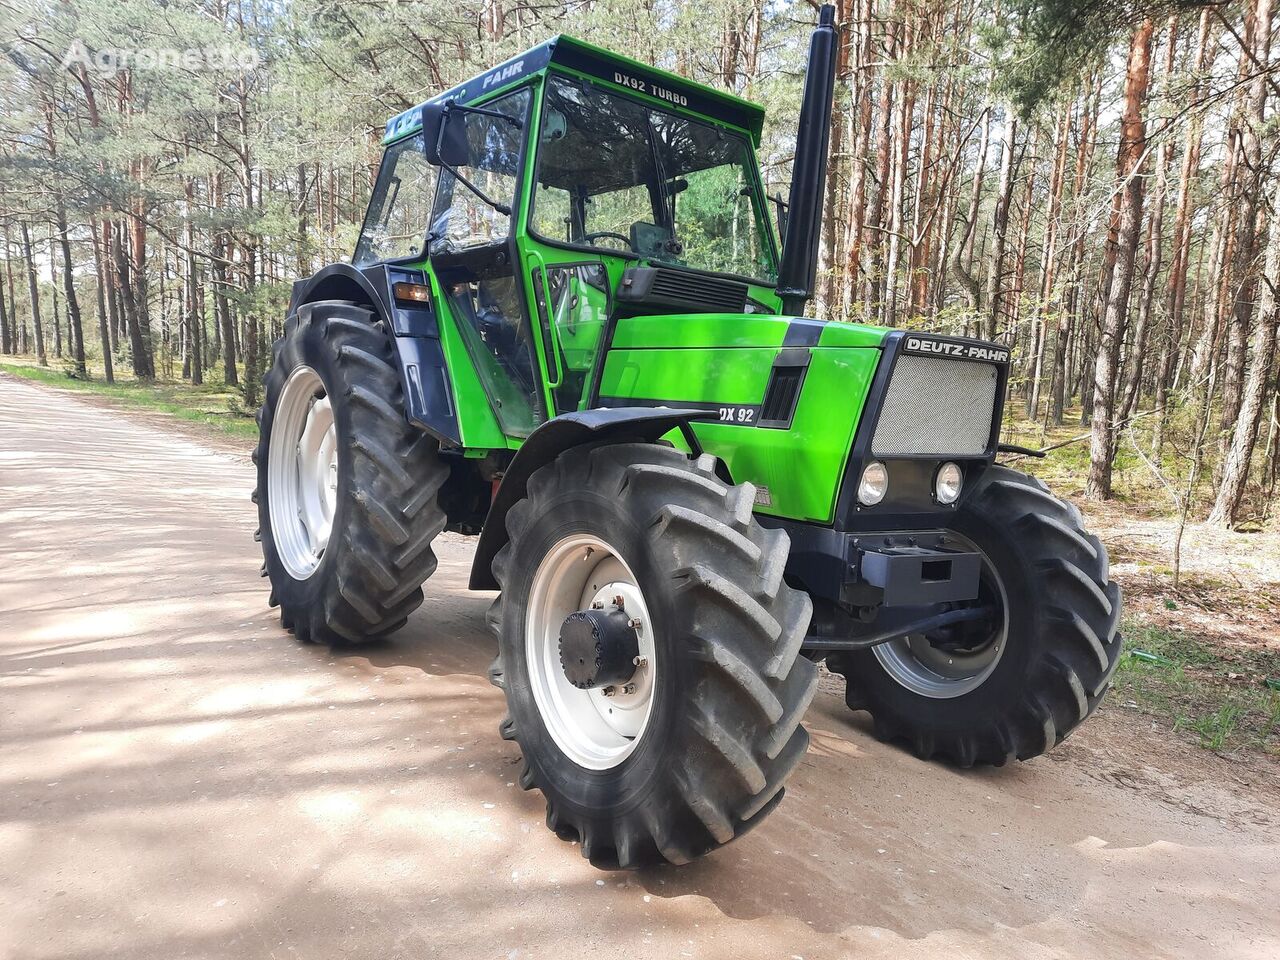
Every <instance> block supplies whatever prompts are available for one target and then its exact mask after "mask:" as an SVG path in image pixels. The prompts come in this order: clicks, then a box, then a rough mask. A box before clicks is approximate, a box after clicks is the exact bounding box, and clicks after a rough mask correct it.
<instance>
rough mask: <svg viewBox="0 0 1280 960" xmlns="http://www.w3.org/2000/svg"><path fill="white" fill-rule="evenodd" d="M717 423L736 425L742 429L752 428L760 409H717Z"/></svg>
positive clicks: (743, 407) (737, 407) (741, 407)
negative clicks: (742, 427)
mask: <svg viewBox="0 0 1280 960" xmlns="http://www.w3.org/2000/svg"><path fill="white" fill-rule="evenodd" d="M716 411H717V413H718V414H719V416H718V417H717V421H718V422H719V423H736V424H739V425H740V426H744V427H754V426H755V423H756V417H757V416H758V415H759V413H760V408H759V407H755V406H727V407H717V408H716Z"/></svg>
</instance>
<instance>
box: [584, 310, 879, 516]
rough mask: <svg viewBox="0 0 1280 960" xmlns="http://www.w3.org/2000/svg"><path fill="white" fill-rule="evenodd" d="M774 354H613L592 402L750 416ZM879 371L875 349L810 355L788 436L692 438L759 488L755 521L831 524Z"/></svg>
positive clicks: (717, 433) (724, 428)
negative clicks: (716, 408) (740, 410)
mask: <svg viewBox="0 0 1280 960" xmlns="http://www.w3.org/2000/svg"><path fill="white" fill-rule="evenodd" d="M670 319H672V318H668V320H669V321H670ZM681 319H684V318H681ZM737 319H738V320H739V321H743V320H753V319H755V318H751V317H747V318H744V317H738V318H737ZM775 319H776V318H775ZM621 326H622V325H621V324H620V325H619V329H621ZM782 326H783V328H784V329H785V323H784V324H782ZM872 329H874V328H872ZM877 332H878V331H877ZM673 338H677V339H678V337H676V335H675V334H672V335H671V336H669V337H668V340H670V339H673ZM779 339H780V338H779ZM778 353H779V348H778V347H776V346H774V347H762V348H757V349H741V348H738V347H732V346H731V347H719V348H707V347H698V348H689V347H685V348H669V349H661V348H624V349H616V350H612V351H610V353H609V356H608V360H607V361H606V363H605V369H604V377H603V379H602V381H601V395H602V396H604V397H609V398H622V399H626V398H634V399H637V400H644V401H647V402H654V401H666V402H668V403H670V404H671V405H672V406H679V404H680V403H681V402H682V401H683V402H686V403H697V404H707V403H714V404H724V405H728V406H739V405H740V406H754V405H757V404H759V403H760V402H761V401H762V400H763V398H764V393H765V388H766V385H767V384H768V381H769V375H770V372H771V371H772V369H773V362H774V360H775V359H776V358H777V356H778ZM879 361H880V351H879V349H877V348H875V347H869V346H865V347H853V348H844V347H821V346H819V347H816V348H813V349H812V350H811V352H810V362H809V369H808V372H807V373H806V375H805V380H804V386H803V388H802V389H801V393H800V400H799V403H798V404H797V406H796V411H795V416H794V418H793V420H792V423H791V428H790V429H788V430H781V429H774V428H771V427H760V426H740V425H738V424H736V423H732V424H731V423H718V422H706V423H697V424H695V425H694V431H695V433H697V435H698V439H699V440H700V441H701V442H702V444H703V446H704V447H705V448H706V450H707V451H708V452H710V453H713V454H715V455H716V456H718V457H720V458H721V459H723V460H724V461H725V463H726V464H727V465H728V467H729V473H730V474H731V475H732V477H733V479H734V480H735V481H738V482H741V481H750V482H751V483H754V484H756V486H758V487H767V488H768V491H769V500H770V503H769V504H767V505H765V504H761V505H760V506H758V507H757V512H759V513H764V514H770V515H772V516H779V517H788V518H791V519H795V520H810V521H815V522H818V523H830V522H831V520H832V517H833V515H834V512H835V502H836V497H837V495H838V494H839V492H840V479H841V477H842V476H843V475H844V467H845V463H846V462H847V460H848V458H849V451H850V449H851V448H852V446H853V435H854V432H855V430H856V429H857V425H858V422H859V420H860V419H861V417H862V409H863V406H864V404H865V403H866V398H867V393H868V392H869V391H870V388H871V379H872V377H873V376H874V375H875V370H876V365H877V364H878V363H879Z"/></svg>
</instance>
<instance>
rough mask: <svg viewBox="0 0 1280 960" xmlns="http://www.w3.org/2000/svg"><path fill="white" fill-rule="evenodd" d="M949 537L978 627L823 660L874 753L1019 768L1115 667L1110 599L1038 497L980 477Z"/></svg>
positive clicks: (1095, 567) (1068, 728)
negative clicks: (980, 612)
mask: <svg viewBox="0 0 1280 960" xmlns="http://www.w3.org/2000/svg"><path fill="white" fill-rule="evenodd" d="M953 529H954V532H955V533H956V534H957V535H958V539H960V540H961V541H963V543H964V545H965V546H967V547H969V548H970V549H974V550H977V551H978V552H979V553H981V554H982V558H983V566H982V573H981V586H980V594H979V598H978V602H979V603H980V604H982V605H984V606H989V607H991V608H992V610H993V611H995V614H994V616H993V617H992V618H991V619H990V620H983V621H972V622H969V623H964V624H959V625H956V626H954V627H952V628H948V629H946V630H943V631H937V632H934V633H932V634H928V635H924V634H920V635H915V636H911V637H905V638H902V639H900V640H895V641H892V642H890V643H887V644H883V645H881V646H878V647H874V648H872V649H871V650H868V651H862V652H858V653H852V654H838V655H833V656H832V657H830V658H829V659H828V661H827V663H828V666H829V668H830V669H831V670H832V671H833V672H835V673H840V674H843V675H844V677H845V679H846V680H847V686H846V691H845V698H846V700H847V701H848V704H849V706H850V707H851V708H853V709H855V710H868V711H869V712H870V713H871V715H872V718H873V719H874V722H875V730H876V733H877V735H878V736H880V737H881V738H882V739H889V740H901V741H903V742H905V743H907V744H908V745H910V746H911V747H912V748H913V749H914V751H915V753H916V754H917V755H918V756H920V757H922V758H926V759H927V758H931V757H934V756H940V757H945V758H947V759H949V760H951V761H953V762H955V763H958V764H960V765H961V766H966V767H968V766H973V765H974V764H1003V763H1005V762H1006V761H1008V760H1011V759H1019V760H1026V759H1029V758H1030V757H1034V756H1037V755H1039V754H1041V753H1044V752H1045V751H1046V750H1049V749H1050V748H1052V747H1053V746H1055V745H1056V744H1058V743H1061V742H1062V740H1063V739H1064V738H1065V737H1066V736H1067V735H1069V734H1070V733H1071V732H1072V731H1073V730H1074V729H1075V728H1076V727H1077V726H1079V725H1080V723H1082V722H1083V721H1084V720H1085V719H1086V718H1087V717H1088V716H1089V715H1090V714H1091V713H1092V712H1093V711H1094V710H1095V709H1096V708H1097V706H1098V704H1099V703H1100V702H1101V700H1102V697H1103V695H1104V694H1105V693H1106V690H1107V687H1108V685H1109V684H1110V681H1111V676H1112V674H1113V673H1114V672H1115V668H1116V664H1117V663H1118V662H1119V658H1120V648H1121V641H1120V637H1119V634H1118V629H1119V619H1120V588H1119V587H1118V586H1117V585H1116V584H1114V583H1112V582H1111V580H1110V578H1109V574H1108V564H1107V552H1106V549H1105V548H1104V547H1103V546H1102V543H1101V541H1099V540H1098V538H1097V537H1095V536H1094V535H1092V534H1090V533H1089V532H1088V531H1086V530H1085V529H1084V526H1083V521H1082V519H1081V517H1080V513H1079V511H1078V510H1076V508H1075V507H1074V506H1072V505H1071V504H1069V503H1066V502H1064V501H1062V500H1059V499H1058V498H1056V497H1054V496H1053V495H1052V494H1050V493H1049V492H1048V489H1047V488H1046V487H1045V486H1044V484H1043V483H1041V482H1040V481H1038V480H1036V479H1035V478H1033V477H1029V476H1027V475H1026V474H1022V473H1018V472H1016V471H1013V470H1009V469H1006V468H1004V467H991V468H989V469H988V470H987V471H986V472H985V473H984V475H983V477H982V478H981V480H980V481H979V486H978V487H977V488H975V489H974V490H973V491H972V492H971V493H970V494H969V495H968V496H967V497H966V499H965V502H964V504H963V505H962V506H961V508H960V510H959V511H957V513H956V516H955V519H954V524H953Z"/></svg>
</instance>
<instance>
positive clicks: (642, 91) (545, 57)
mask: <svg viewBox="0 0 1280 960" xmlns="http://www.w3.org/2000/svg"><path fill="white" fill-rule="evenodd" d="M550 66H561V67H565V68H567V69H569V70H574V71H577V72H578V73H582V74H585V75H587V76H589V77H594V78H596V79H598V80H603V81H604V82H606V83H609V84H613V85H616V86H618V87H621V88H623V89H624V90H628V91H630V92H632V93H634V94H637V95H639V96H640V97H641V98H642V99H645V100H651V101H653V102H655V103H659V104H664V105H666V106H677V107H681V108H683V109H685V110H689V111H692V112H693V113H697V114H700V115H702V116H704V117H708V118H710V119H712V120H719V121H722V122H724V123H728V124H732V125H733V126H735V127H739V128H741V129H743V130H746V131H747V132H748V133H750V134H751V139H752V140H753V141H754V143H755V144H756V146H759V144H760V132H761V130H762V129H763V127H764V108H763V107H761V106H760V105H759V104H755V103H752V102H751V101H749V100H744V99H742V98H741V97H737V96H734V95H733V94H731V93H725V92H724V91H722V90H717V89H715V88H714V87H708V86H704V85H703V84H701V83H694V82H693V81H692V80H686V79H685V78H684V77H681V76H678V75H676V74H674V73H669V72H667V71H666V70H660V69H658V68H657V67H651V66H649V65H647V64H644V63H641V62H640V61H638V60H632V59H631V58H630V57H624V56H622V55H620V54H617V53H611V52H610V51H608V50H604V49H602V48H600V47H597V46H595V45H593V44H590V43H587V42H586V41H584V40H579V39H577V38H576V37H570V36H567V35H565V34H560V35H559V36H555V37H552V38H551V39H550V40H547V41H545V42H544V43H540V44H538V46H536V47H533V48H531V49H529V50H526V51H525V52H524V53H521V54H517V55H516V56H514V57H511V58H510V59H509V60H506V61H504V62H502V63H500V64H498V66H496V67H493V68H492V69H490V70H486V71H485V72H484V73H481V74H478V75H476V76H474V77H472V78H471V79H470V80H467V81H465V82H463V83H460V84H458V85H457V86H455V87H450V88H449V89H448V90H445V91H444V92H443V93H438V94H436V95H435V96H434V97H432V98H431V99H429V100H426V101H424V102H422V103H420V104H418V105H417V106H416V107H413V108H412V109H410V110H406V111H404V112H403V113H400V114H397V115H396V116H394V117H392V118H391V119H390V120H388V121H387V126H386V130H385V131H384V133H383V136H382V142H383V143H384V144H386V143H391V142H392V141H394V140H399V139H401V138H402V137H406V136H408V135H409V134H411V133H416V132H417V131H418V130H420V129H422V108H423V107H425V106H426V105H427V104H428V103H436V102H439V101H441V100H457V101H459V102H461V103H470V102H472V101H474V100H477V99H479V98H480V97H482V96H485V95H487V94H489V93H492V92H494V91H496V90H500V89H502V88H504V87H508V86H511V85H512V84H515V83H518V82H519V81H521V80H524V79H525V78H527V77H529V76H530V75H532V74H535V73H538V72H540V71H543V70H546V69H547V68H548V67H550Z"/></svg>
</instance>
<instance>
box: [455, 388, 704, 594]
mask: <svg viewBox="0 0 1280 960" xmlns="http://www.w3.org/2000/svg"><path fill="white" fill-rule="evenodd" d="M715 415H716V414H715V412H714V411H707V410H680V409H675V408H671V409H663V408H657V409H655V408H654V407H615V408H613V409H610V410H583V411H581V412H578V413H565V414H561V415H560V416H558V417H555V418H554V419H551V420H548V421H547V422H546V423H544V424H543V425H542V426H540V427H538V429H536V430H534V431H533V433H531V434H529V439H527V440H526V441H525V442H524V444H523V445H521V447H520V449H519V450H517V451H516V455H515V458H514V459H513V460H512V461H511V463H510V464H509V465H508V466H507V470H506V472H505V474H504V475H503V478H502V485H501V486H499V487H498V493H497V496H495V497H494V500H493V505H492V506H491V507H490V508H489V515H488V517H487V518H486V519H485V524H484V529H483V530H481V531H480V542H479V544H477V546H476V555H475V560H474V561H473V562H472V565H471V583H470V587H471V589H472V590H497V589H498V581H497V579H495V577H494V575H493V569H492V567H493V558H494V557H496V556H497V555H498V551H499V550H501V549H502V548H503V546H504V545H505V544H506V542H507V540H508V539H509V538H508V536H507V524H506V518H507V511H508V510H510V509H511V508H512V506H514V505H515V504H516V503H518V502H519V501H521V500H523V499H524V497H525V495H526V493H527V492H528V482H529V477H530V476H532V475H533V473H534V471H535V470H537V469H538V468H539V467H541V466H544V465H546V464H548V463H550V462H551V461H552V460H554V459H555V458H556V457H558V456H559V455H560V454H562V453H564V452H565V451H566V450H569V449H571V448H573V447H578V446H582V445H584V444H593V445H595V444H600V443H635V442H637V441H638V442H641V443H653V442H655V441H656V440H657V439H658V438H659V437H661V436H662V435H663V434H666V433H670V432H671V431H672V430H679V431H680V432H681V434H683V436H684V439H685V442H686V443H688V444H689V447H690V449H691V450H693V452H694V454H695V455H696V454H698V453H700V452H701V451H702V447H701V445H700V444H699V443H698V438H697V437H695V436H694V434H693V429H692V428H691V427H690V425H689V424H690V421H692V420H706V419H708V418H710V417H714V416H715Z"/></svg>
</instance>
